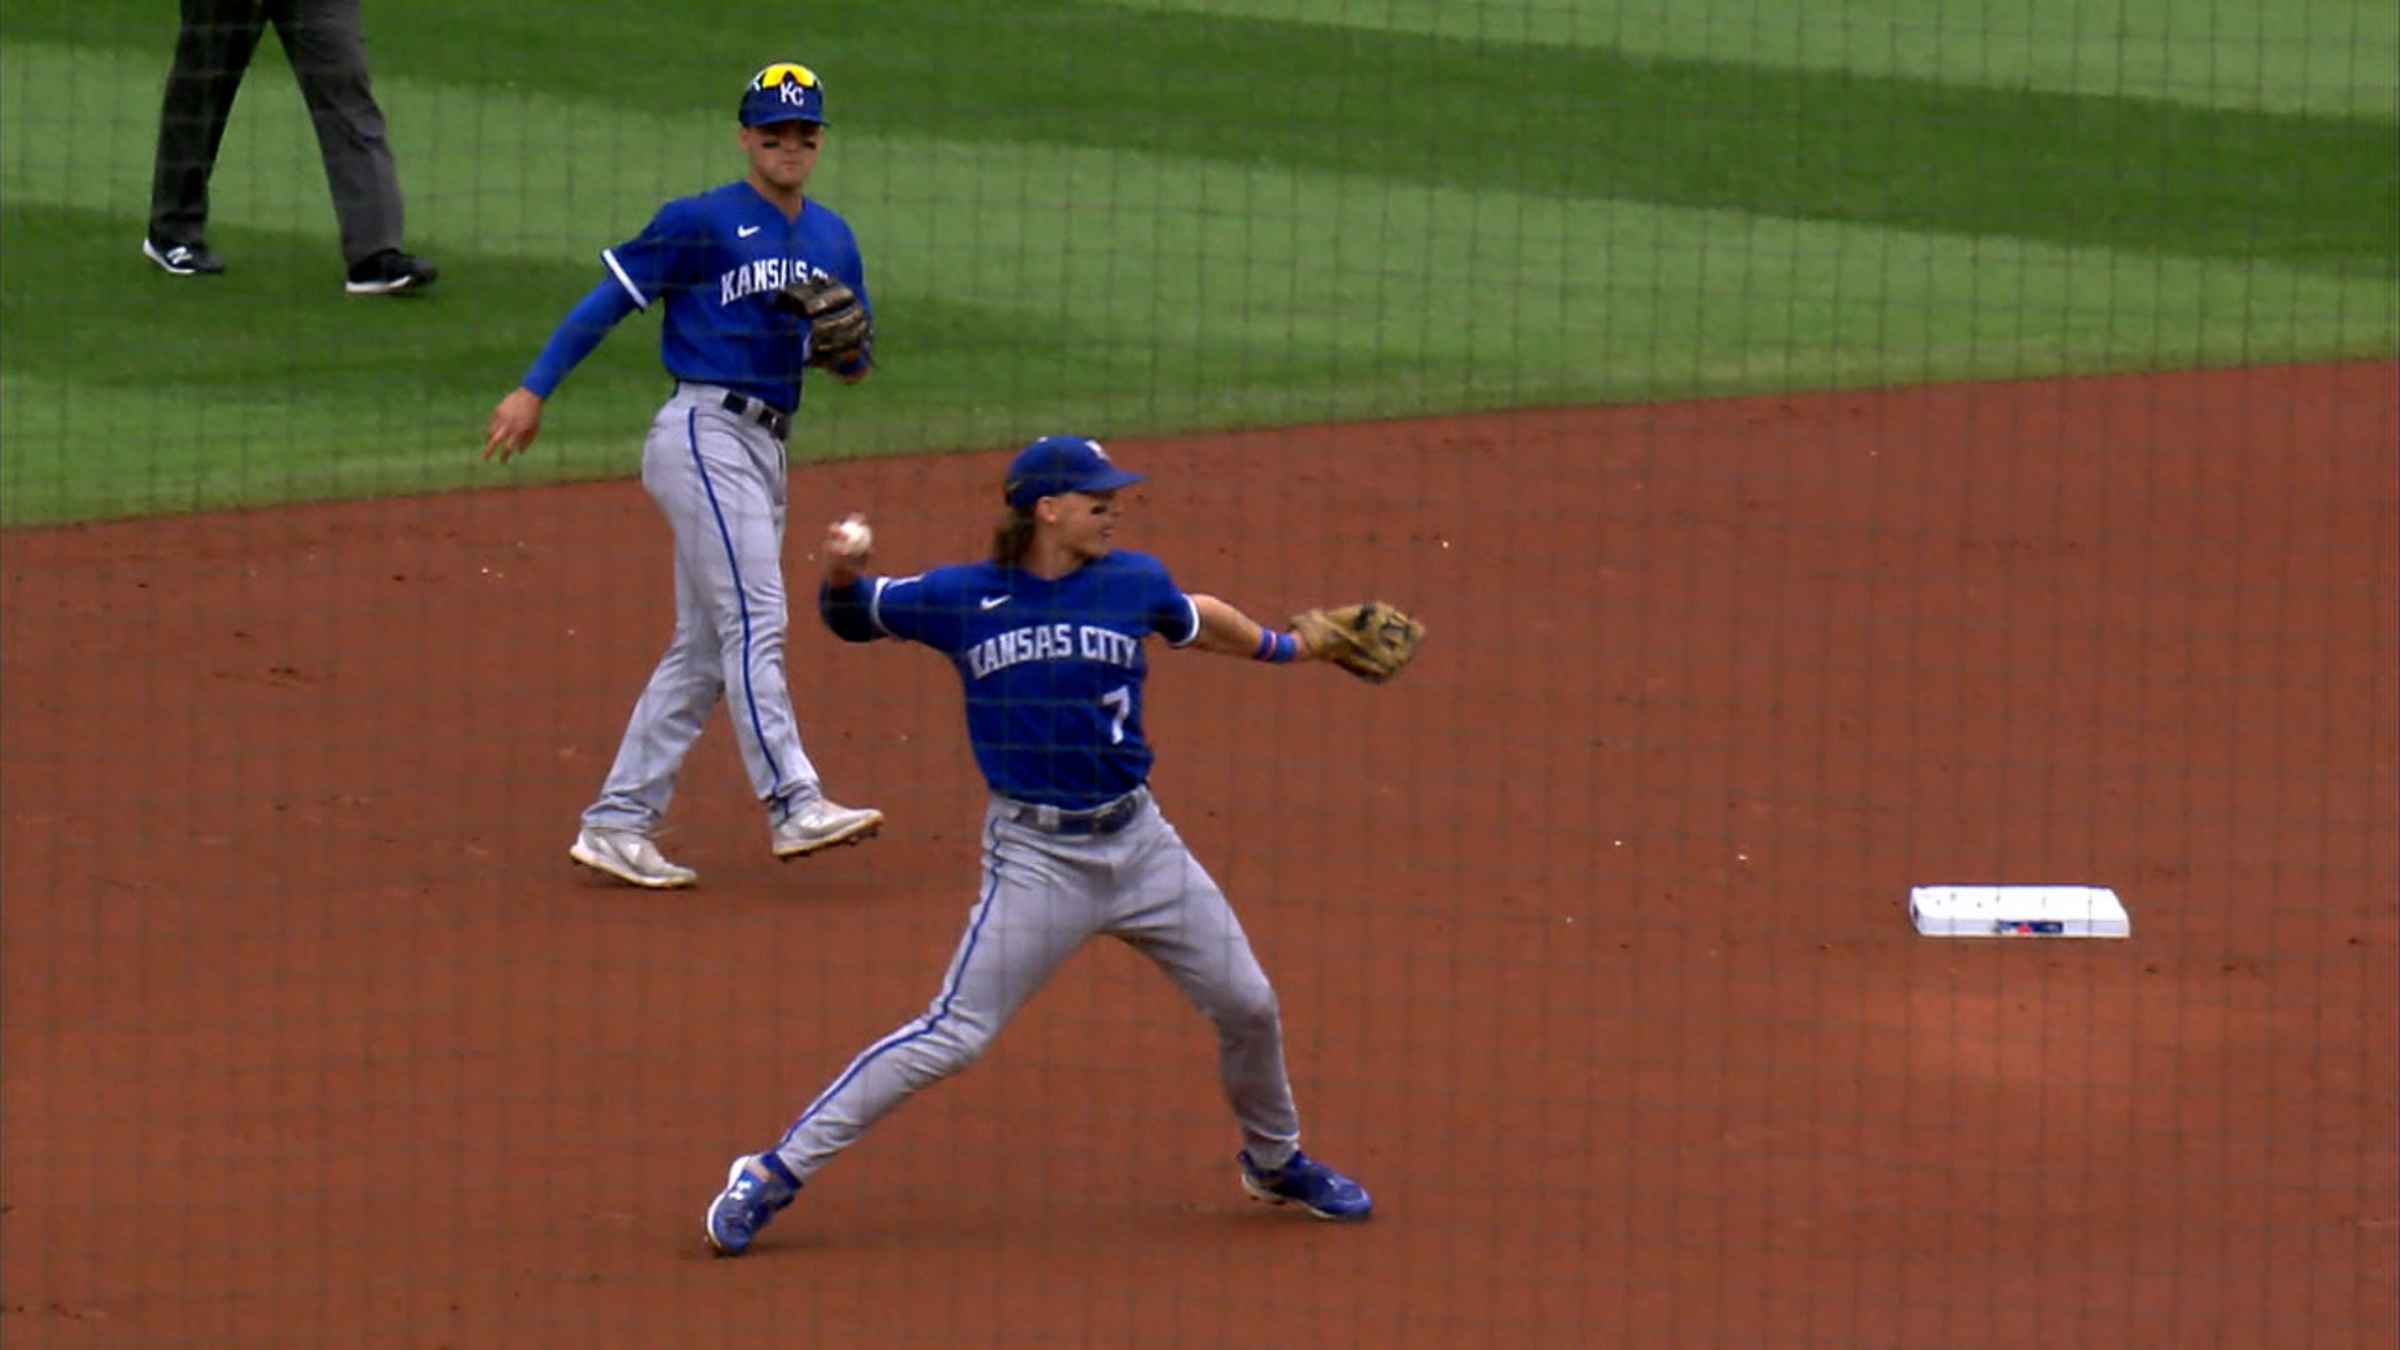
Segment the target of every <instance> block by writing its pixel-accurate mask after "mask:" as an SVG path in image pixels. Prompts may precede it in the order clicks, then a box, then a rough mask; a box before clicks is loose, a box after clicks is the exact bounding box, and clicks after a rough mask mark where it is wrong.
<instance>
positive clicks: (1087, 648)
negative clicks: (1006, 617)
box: [967, 623, 1142, 680]
mask: <svg viewBox="0 0 2400 1350" xmlns="http://www.w3.org/2000/svg"><path fill="white" fill-rule="evenodd" d="M1141 653H1142V643H1141V639H1139V638H1135V637H1129V636H1127V635H1126V634H1123V633H1119V632H1117V631H1115V630H1113V629H1108V628H1097V627H1094V626H1093V625H1091V624H1088V623H1087V624H1083V625H1081V626H1077V625H1075V624H1067V623H1045V624H1036V625H1034V626H1032V627H1030V628H1011V629H1010V630H1008V631H1007V632H1005V633H1001V634H999V635H997V636H995V637H988V638H985V639H984V640H983V641H981V642H978V643H976V644H975V645H974V646H972V647H969V648H968V649H967V668H968V669H969V670H971V671H973V672H974V674H975V678H976V679H979V680H980V679H982V678H983V677H984V676H986V675H989V674H991V673H992V672H993V671H995V670H1006V669H1008V668H1009V667H1010V666H1013V665H1015V664H1017V663H1018V662H1020V661H1072V660H1082V661H1101V662H1105V663H1106V664H1108V665H1112V666H1123V667H1125V668H1126V669H1128V670H1130V669H1132V668H1133V665H1134V662H1135V661H1137V660H1139V659H1140V657H1141Z"/></svg>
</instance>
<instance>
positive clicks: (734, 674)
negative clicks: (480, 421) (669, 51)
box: [483, 62, 883, 887]
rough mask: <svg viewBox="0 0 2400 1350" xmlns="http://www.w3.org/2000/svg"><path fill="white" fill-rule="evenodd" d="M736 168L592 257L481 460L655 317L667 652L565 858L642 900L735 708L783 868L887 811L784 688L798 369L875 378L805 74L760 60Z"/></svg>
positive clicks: (658, 878)
mask: <svg viewBox="0 0 2400 1350" xmlns="http://www.w3.org/2000/svg"><path fill="white" fill-rule="evenodd" d="M739 121H740V124H741V129H740V137H741V144H742V149H743V151H744V152H745V153H746V154H747V155H748V156H749V160H750V171H749V174H748V175H747V176H746V177H744V178H743V179H741V180H740V181H739V182H734V183H728V184H726V185H724V186H723V187H719V188H716V189H714V190H713V191H709V192H705V193H702V194H700V195H699V196H697V197H683V198H678V199H677V200H675V201H671V202H668V203H667V204H666V205H665V206H663V207H661V208H660V209H659V212H658V214H657V216H656V217H655V218H654V219H652V220H651V222H650V224H649V227H648V228H646V229H644V230H643V231H642V232H641V234H640V235H638V236H636V237H635V238H633V239H632V240H630V241H628V242H626V243H623V244H619V245H617V246H616V247H615V248H610V249H603V250H601V253H600V261H601V262H602V263H603V264H604V265H605V266H606V268H607V273H608V274H607V275H606V276H605V277H603V278H602V279H601V281H600V284H599V285H598V286H596V287H595V288H593V290H592V292H591V294H589V295H586V296H585V297H584V298H583V301H582V303H580V304H578V305H577V306H575V308H574V310H573V311H572V312H570V313H569V314H568V315H567V317H566V321H565V322H564V323H561V324H560V325H559V327H558V331H557V332H556V333H555V334H553V335H552V336H551V338H550V342H549V345H548V346H546V347H544V348H543V349H542V353H541V356H540V357H539V358H538V359H537V360H536V361H535V362H534V363H533V369H532V370H531V371H530V372H529V373H527V375H526V376H525V382H524V384H523V385H522V386H521V387H519V388H518V389H516V390H514V391H513V392H511V393H510V394H509V395H508V397H506V398H504V399H502V400H500V406H499V407H497V408H495V409H493V411H492V419H491V426H490V428H489V431H488V432H487V434H486V436H485V440H484V450H483V455H484V458H485V459H491V458H493V457H494V456H497V457H499V458H500V459H503V460H505V459H507V458H509V457H510V456H511V455H514V454H517V453H518V452H520V451H522V450H524V449H525V448H526V447H527V446H529V445H531V444H532V443H533V439H534V437H535V435H536V434H538V433H539V431H540V430H541V421H542V404H543V402H544V400H546V399H548V398H549V397H550V395H551V393H552V392H554V391H555V390H556V389H557V388H558V385H559V382H560V381H562V380H564V379H566V377H567V373H568V372H569V371H571V370H573V369H574V368H575V366H576V364H577V363H578V362H580V361H582V360H583V358H584V357H586V356H588V355H590V354H591V352H592V349H593V348H595V347H597V346H599V344H600V340H601V339H602V338H604V337H606V336H607V335H608V332H609V330H610V329H612V328H614V327H615V326H616V325H617V323H618V322H619V321H620V320H622V319H624V318H625V317H626V316H627V315H629V314H631V313H633V312H634V311H635V310H637V309H640V310H646V309H649V308H650V307H651V306H652V305H654V304H655V305H658V306H660V307H661V308H662V309H663V310H664V311H665V319H664V321H663V322H662V324H661V325H660V329H659V348H660V355H661V357H662V359H663V360H664V361H665V364H666V367H667V372H668V373H669V374H670V375H672V376H674V378H675V392H674V394H673V396H672V397H670V398H669V399H668V400H667V401H666V404H665V406H663V407H661V408H660V409H659V410H658V415H657V417H655V418H654V419H653V420H652V421H651V423H650V434H649V437H648V439H647V440H646V441H645V442H644V443H643V446H642V486H643V487H645V488H647V489H648V490H649V493H650V497H651V500H653V501H655V502H657V503H658V509H659V510H660V511H661V512H663V513H664V514H665V516H666V518H667V525H668V526H669V528H671V529H672V530H673V531H674V534H675V637H674V640H673V641H672V642H670V643H669V644H668V646H667V651H666V655H664V656H662V657H660V658H659V662H658V667H657V669H656V670H654V671H652V672H651V675H650V684H649V687H648V688H646V689H644V690H643V691H642V696H641V699H640V701H639V702H637V703H635V704H634V708H633V719H632V721H631V723H630V724H629V725H628V726H627V727H626V728H625V739H624V741H623V742H622V743H621V744H620V745H619V746H618V748H617V758H616V763H615V765H614V766H613V767H611V768H610V770H609V773H608V779H607V781H606V782H605V783H603V784H602V786H601V788H600V797H599V800H597V801H595V802H593V803H592V804H591V806H590V807H589V808H587V809H586V810H585V811H584V813H583V828H582V829H581V830H580V831H578V832H577V834H576V836H575V842H574V844H573V845H572V846H571V847H569V849H568V850H567V853H568V856H569V857H572V858H573V859H574V860H575V861H577V862H579V863H582V864H583V865H584V866H586V867H591V868H595V869H597V870H599V871H601V872H605V873H607V874H608V875H610V876H613V877H616V878H618V879H620V880H623V881H628V882H631V883H632V884H634V885H636V886H651V887H671V886H689V885H691V884H692V883H693V882H694V881H696V880H698V879H699V875H698V874H697V873H695V872H694V871H693V870H692V869H690V868H688V867H684V866H682V865H680V864H678V863H675V862H672V861H670V860H669V859H668V858H667V857H666V856H665V855H664V854H662V853H660V852H659V848H658V844H657V842H656V839H655V835H656V833H657V830H658V827H659V824H660V823H661V822H662V821H663V820H664V819H665V817H666V812H667V803H668V800H669V798H670V797H671V796H672V795H673V794H674V790H675V775H676V773H677V771H678V770H680V769H681V767H682V765H683V759H684V755H685V754H686V753H687V752H688V751H690V749H691V747H692V742H693V741H695V740H696V739H698V738H699V735H700V727H701V724H702V723H703V722H705V721H706V720H707V718H708V714H709V713H710V711H711V710H713V709H714V708H715V707H716V705H717V703H718V702H719V700H721V699H725V698H726V697H727V695H728V693H730V695H731V700H730V703H729V711H730V712H731V715H732V722H733V730H734V735H735V737H736V738H737V739H738V740H739V741H740V742H741V750H742V763H743V766H744V767H745V768H746V769H747V770H748V771H749V775H750V782H751V786H752V787H753V788H754V789H755V790H756V791H757V793H758V798H759V800H760V801H761V802H763V803H764V804H765V805H766V809H767V818H768V842H769V846H770V847H771V848H772V849H773V850H774V853H775V856H776V857H778V858H782V859H785V860H787V861H788V860H790V859H793V858H797V857H801V856H803V855H805V854H809V853H813V852H815V851H817V850H818V849H821V848H826V847H829V846H831V845H834V844H843V843H855V842H857V841H859V840H862V839H865V838H866V837H868V836H869V835H872V834H873V833H874V832H875V830H876V829H877V827H879V826H880V825H881V824H882V823H883V813H882V812H880V811H876V810H873V809H870V808H863V807H848V806H842V805H840V804H838V803H836V802H834V801H832V800H831V799H829V798H827V797H826V796H825V794H824V791H823V789H822V788H821V787H820V786H819V783H818V779H817V770H816V766H815V765H813V764H811V763H810V762H809V759H808V754H807V752H806V751H804V750H802V749H801V747H800V727H799V721H798V719H797V718H796V717H795V716H794V715H793V712H792V699H791V693H790V690H789V687H788V685H787V684H786V682H785V680H784V651H783V638H784V627H785V623H786V618H785V604H784V593H783V533H784V495H785V491H786V489H787V486H788V481H789V467H788V465H787V463H786V461H785V456H784V440H785V438H786V437H787V436H788V435H790V433H791V425H792V416H793V414H794V413H795V412H797V411H798V410H799V406H800V389H801V380H802V376H803V374H804V373H805V371H806V370H807V368H809V367H811V366H815V367H819V368H822V369H827V370H830V371H831V372H832V373H833V374H834V375H835V376H837V377H838V378H840V379H842V380H843V381H845V382H847V383H852V384H855V383H857V382H858V381H860V380H863V379H865V378H866V377H867V374H868V372H869V371H870V370H871V369H873V366H874V359H873V346H874V320H873V315H872V312H871V310H870V309H869V307H868V304H867V297H866V290H867V282H866V270H865V265H864V264H863V263H862V262H861V261H860V259H859V253H858V241H857V240H856V239H855V238H853V237H852V235H851V233H850V227H849V225H847V224H846V223H844V222H843V220H842V218H841V217H840V216H838V215H835V214H834V213H833V211H832V210H830V209H829V208H827V207H826V206H825V205H824V204H823V203H822V202H817V201H813V200H810V199H809V198H808V197H807V196H806V195H805V189H806V188H807V186H808V179H809V175H810V174H811V173H812V172H814V171H815V169H816V165H817V155H818V153H819V151H820V150H821V149H822V148H823V145H824V135H825V89H824V85H823V84H822V83H821V82H820V81H819V80H818V79H817V76H816V74H815V73H814V72H813V71H811V70H809V69H808V68H807V67H806V66H799V65H793V64H790V63H788V62H786V63H782V64H778V65H772V66H768V67H767V68H766V69H764V70H762V71H760V72H758V74H756V75H754V76H752V77H751V80H750V83H749V85H748V86H747V87H745V88H744V90H743V92H742V101H741V105H740V112H739Z"/></svg>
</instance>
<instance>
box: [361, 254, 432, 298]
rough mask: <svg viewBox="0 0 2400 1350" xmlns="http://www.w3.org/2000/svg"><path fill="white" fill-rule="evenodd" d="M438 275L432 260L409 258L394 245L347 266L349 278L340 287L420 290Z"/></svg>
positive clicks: (386, 291) (378, 292) (389, 292)
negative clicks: (349, 267) (348, 267)
mask: <svg viewBox="0 0 2400 1350" xmlns="http://www.w3.org/2000/svg"><path fill="white" fill-rule="evenodd" d="M439 275H441V274H440V273H439V272H436V271H434V270H433V264H432V263H429V262H427V261H425V260H424V259H423V258H412V257H410V256H409V255H408V254H405V253H402V252H401V251H400V250H398V249H396V248H387V249H385V250H384V251H383V252H381V253H378V254H376V255H375V256H374V257H372V258H368V259H365V260H364V261H361V262H360V263H358V264H357V265H356V266H354V267H352V268H351V269H350V280H349V281H347V282H345V283H343V285H342V289H343V290H345V291H348V292H350V293H351V294H352V295H397V294H399V293H400V292H402V291H421V290H424V289H425V288H426V287H428V286H430V285H432V284H433V279H434V278H435V277H437V276H439Z"/></svg>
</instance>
